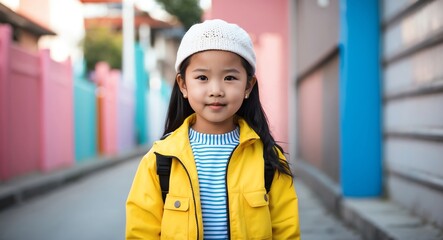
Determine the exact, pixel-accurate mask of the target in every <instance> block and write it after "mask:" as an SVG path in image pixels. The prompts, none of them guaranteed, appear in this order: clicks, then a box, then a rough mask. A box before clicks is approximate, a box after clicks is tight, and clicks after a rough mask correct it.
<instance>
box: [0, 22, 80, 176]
mask: <svg viewBox="0 0 443 240" xmlns="http://www.w3.org/2000/svg"><path fill="white" fill-rule="evenodd" d="M11 34H12V30H11V27H10V26H8V25H0V180H5V179H10V178H13V177H15V176H19V175H24V174H27V173H30V172H33V171H38V170H43V171H48V170H52V169H55V168H58V167H61V166H66V165H71V164H72V163H73V160H74V151H73V148H74V144H73V119H72V117H73V116H72V112H73V109H72V107H73V106H72V91H73V90H72V73H71V67H70V64H69V63H65V64H60V63H55V62H53V61H52V60H50V59H49V52H47V51H43V52H42V53H41V54H40V55H39V54H36V53H33V52H28V51H25V50H23V49H22V48H20V47H18V46H16V45H15V44H14V43H12V42H11V40H10V39H11Z"/></svg>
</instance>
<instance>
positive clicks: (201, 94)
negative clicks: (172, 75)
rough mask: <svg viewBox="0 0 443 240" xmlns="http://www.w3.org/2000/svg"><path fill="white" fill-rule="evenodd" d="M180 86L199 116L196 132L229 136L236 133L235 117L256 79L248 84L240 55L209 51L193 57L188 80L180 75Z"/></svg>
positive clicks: (178, 78)
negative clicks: (227, 133)
mask: <svg viewBox="0 0 443 240" xmlns="http://www.w3.org/2000/svg"><path fill="white" fill-rule="evenodd" d="M177 83H178V85H179V86H180V90H181V92H182V93H183V96H185V97H186V98H188V101H189V104H190V105H191V107H192V109H193V110H194V111H195V112H196V115H197V120H196V123H195V124H194V126H193V128H194V129H195V130H196V131H200V132H203V133H225V132H229V131H232V130H233V129H235V123H234V115H235V114H236V112H237V111H238V109H240V107H241V105H242V103H243V101H244V99H245V96H246V95H247V94H249V93H250V91H251V89H252V87H253V85H254V84H255V78H254V79H253V80H251V81H250V82H249V83H248V77H247V73H246V70H245V68H244V66H243V65H242V59H241V57H240V56H238V55H237V54H235V53H232V52H228V51H218V50H208V51H203V52H198V53H195V54H194V55H192V56H191V59H190V64H189V66H188V67H187V68H186V72H185V76H181V75H180V74H179V75H177Z"/></svg>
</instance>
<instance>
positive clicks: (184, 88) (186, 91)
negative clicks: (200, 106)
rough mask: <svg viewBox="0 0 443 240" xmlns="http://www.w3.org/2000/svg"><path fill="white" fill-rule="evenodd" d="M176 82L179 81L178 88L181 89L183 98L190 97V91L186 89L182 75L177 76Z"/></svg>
mask: <svg viewBox="0 0 443 240" xmlns="http://www.w3.org/2000/svg"><path fill="white" fill-rule="evenodd" d="M175 80H176V81H177V84H178V87H179V88H180V92H182V94H183V97H184V98H187V97H188V90H187V88H186V82H185V79H184V78H183V77H182V75H181V74H180V73H178V74H177V76H176V77H175Z"/></svg>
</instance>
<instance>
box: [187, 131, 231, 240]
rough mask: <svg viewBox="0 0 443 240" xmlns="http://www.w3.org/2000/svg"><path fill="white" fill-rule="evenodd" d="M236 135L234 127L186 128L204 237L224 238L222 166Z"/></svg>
mask: <svg viewBox="0 0 443 240" xmlns="http://www.w3.org/2000/svg"><path fill="white" fill-rule="evenodd" d="M239 139H240V131H239V128H238V127H237V128H236V129H235V130H233V131H231V132H228V133H224V134H204V133H199V132H196V131H194V130H193V129H192V128H190V129H189V140H190V142H191V147H192V151H193V153H194V158H195V163H196V166H197V172H198V181H199V184H200V201H201V205H202V214H203V216H202V217H203V229H204V239H227V238H228V217H227V216H228V213H227V208H226V206H227V203H226V200H227V199H226V197H227V193H226V167H227V164H228V160H229V157H230V156H231V153H232V151H233V150H234V148H235V147H236V146H237V145H238V143H239Z"/></svg>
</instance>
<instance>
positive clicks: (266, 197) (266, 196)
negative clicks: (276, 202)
mask: <svg viewBox="0 0 443 240" xmlns="http://www.w3.org/2000/svg"><path fill="white" fill-rule="evenodd" d="M265 201H266V202H267V201H268V195H267V194H265Z"/></svg>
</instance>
